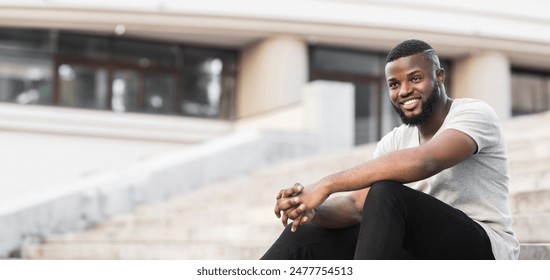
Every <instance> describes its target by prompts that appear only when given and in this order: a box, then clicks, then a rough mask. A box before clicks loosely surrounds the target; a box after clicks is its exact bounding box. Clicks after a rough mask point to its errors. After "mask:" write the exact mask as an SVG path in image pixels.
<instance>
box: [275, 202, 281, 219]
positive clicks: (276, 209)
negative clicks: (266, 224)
mask: <svg viewBox="0 0 550 280" xmlns="http://www.w3.org/2000/svg"><path fill="white" fill-rule="evenodd" d="M273 212H275V216H277V218H281V209H280V208H279V204H278V203H275V209H274V210H273Z"/></svg>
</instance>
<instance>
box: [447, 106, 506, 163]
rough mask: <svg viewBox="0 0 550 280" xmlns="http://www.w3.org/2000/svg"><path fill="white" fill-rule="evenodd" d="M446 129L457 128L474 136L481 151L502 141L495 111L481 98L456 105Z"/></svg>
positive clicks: (478, 149) (478, 150)
mask: <svg viewBox="0 0 550 280" xmlns="http://www.w3.org/2000/svg"><path fill="white" fill-rule="evenodd" d="M444 129H456V130H459V131H462V132H464V133H466V134H468V136H470V137H472V139H474V141H475V142H476V144H477V151H476V153H479V152H481V151H483V150H484V149H485V148H487V147H491V146H494V145H496V144H497V143H498V142H499V141H500V139H499V138H500V135H501V134H500V125H499V121H498V117H497V115H496V113H495V111H494V110H493V109H492V108H491V107H490V106H489V105H488V104H486V103H484V102H482V101H480V100H473V99H468V100H464V102H463V103H462V104H459V106H457V107H456V110H454V111H453V112H452V115H451V116H449V119H448V121H447V123H446V124H445V128H444Z"/></svg>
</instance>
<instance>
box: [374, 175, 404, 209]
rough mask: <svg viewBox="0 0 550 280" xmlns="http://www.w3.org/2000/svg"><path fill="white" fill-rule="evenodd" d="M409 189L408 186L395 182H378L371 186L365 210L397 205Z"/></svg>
mask: <svg viewBox="0 0 550 280" xmlns="http://www.w3.org/2000/svg"><path fill="white" fill-rule="evenodd" d="M407 188H408V187H407V186H405V185H403V184H401V183H398V182H395V181H379V182H376V183H374V184H373V185H372V186H371V189H370V191H369V194H368V195H367V198H366V200H365V205H364V206H363V210H365V209H366V208H372V207H374V208H379V207H384V206H391V205H395V203H396V202H397V201H399V200H401V199H400V198H402V197H403V196H404V195H405V194H406V192H407Z"/></svg>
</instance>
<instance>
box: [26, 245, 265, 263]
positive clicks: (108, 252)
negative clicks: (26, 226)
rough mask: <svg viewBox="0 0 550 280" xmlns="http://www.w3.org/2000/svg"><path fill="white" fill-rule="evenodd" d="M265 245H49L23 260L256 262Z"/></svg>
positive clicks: (35, 249)
mask: <svg viewBox="0 0 550 280" xmlns="http://www.w3.org/2000/svg"><path fill="white" fill-rule="evenodd" d="M267 249H268V248H267V247H266V246H265V243H261V244H255V243H253V242H249V243H246V244H243V243H238V244H233V243H211V242H202V243H201V242H192V243H190V242H166V241H159V242H132V241H128V242H87V243H75V242H70V243H62V242H49V243H47V244H44V245H41V246H32V247H28V248H27V249H26V250H25V254H24V256H23V257H24V258H28V259H50V260H51V259H55V260H82V259H84V260H116V259H123V260H157V259H158V260H171V259H177V260H191V259H198V260H210V259H223V260H257V259H259V258H260V257H261V256H262V255H263V253H265V251H266V250H267Z"/></svg>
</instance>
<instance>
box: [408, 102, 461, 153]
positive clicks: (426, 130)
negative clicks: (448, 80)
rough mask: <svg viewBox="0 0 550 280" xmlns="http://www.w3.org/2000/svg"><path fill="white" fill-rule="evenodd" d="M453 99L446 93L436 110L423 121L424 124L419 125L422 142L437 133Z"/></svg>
mask: <svg viewBox="0 0 550 280" xmlns="http://www.w3.org/2000/svg"><path fill="white" fill-rule="evenodd" d="M452 103H453V100H452V99H450V98H448V97H447V96H446V95H443V96H442V98H441V100H439V102H438V104H437V106H436V109H435V111H434V112H433V113H432V116H431V117H430V118H429V119H428V120H426V121H425V122H423V123H422V124H419V125H417V128H418V132H419V134H420V135H419V138H420V139H419V140H420V144H423V143H426V142H428V141H429V140H430V139H432V137H433V136H434V135H435V133H436V132H437V131H438V130H439V128H441V125H443V122H444V121H445V117H447V114H448V113H449V110H450V109H451V104H452Z"/></svg>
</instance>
